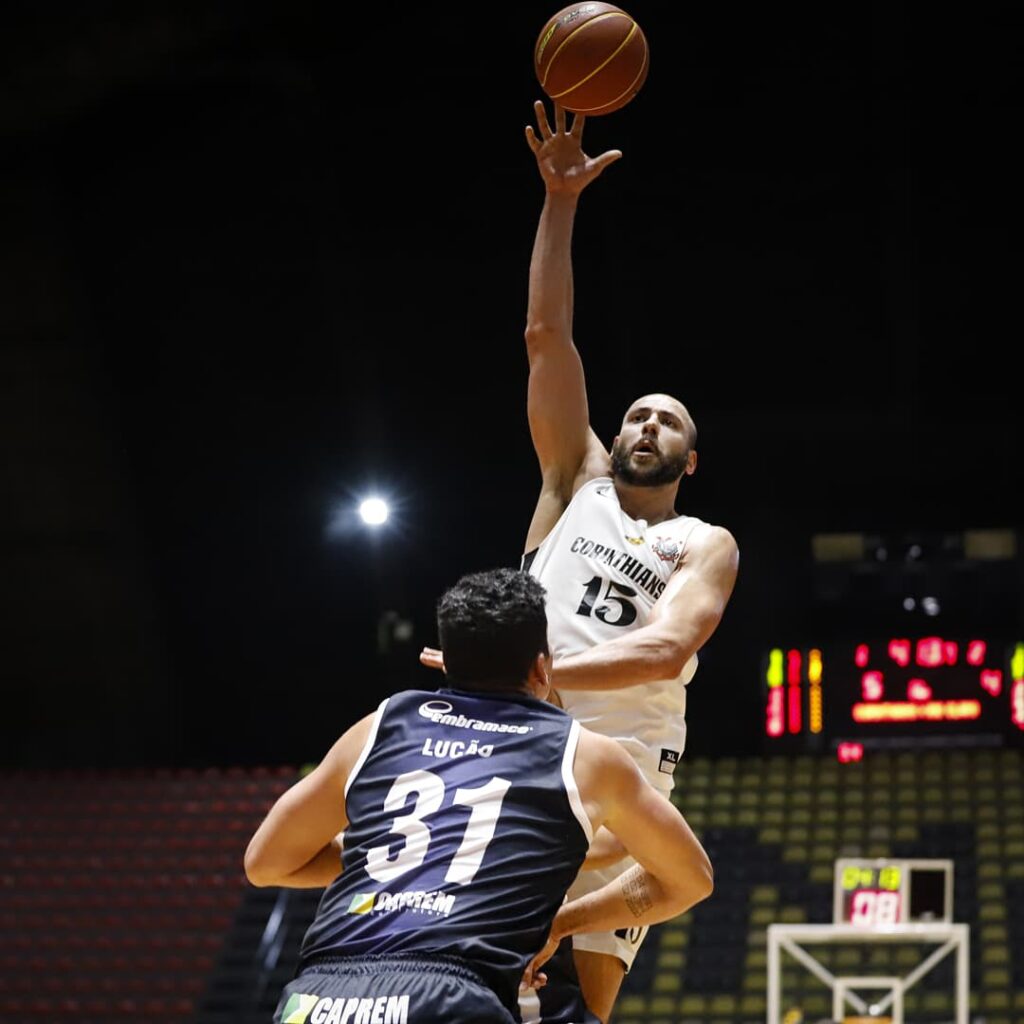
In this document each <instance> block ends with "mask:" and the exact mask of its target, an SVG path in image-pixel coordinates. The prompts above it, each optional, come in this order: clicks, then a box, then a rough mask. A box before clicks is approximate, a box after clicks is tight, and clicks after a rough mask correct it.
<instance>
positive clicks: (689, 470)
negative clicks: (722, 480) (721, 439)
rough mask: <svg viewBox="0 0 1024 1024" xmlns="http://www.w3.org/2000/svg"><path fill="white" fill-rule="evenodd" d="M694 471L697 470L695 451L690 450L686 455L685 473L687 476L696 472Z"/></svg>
mask: <svg viewBox="0 0 1024 1024" xmlns="http://www.w3.org/2000/svg"><path fill="white" fill-rule="evenodd" d="M696 472H697V453H696V452H695V451H691V452H690V454H689V455H687V456H686V475H687V476H693V474H694V473H696Z"/></svg>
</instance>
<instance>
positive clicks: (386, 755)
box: [302, 690, 591, 1009]
mask: <svg viewBox="0 0 1024 1024" xmlns="http://www.w3.org/2000/svg"><path fill="white" fill-rule="evenodd" d="M578 735H579V725H578V724H577V723H576V722H575V720H573V719H572V718H571V717H570V716H569V715H567V714H566V713H565V712H564V711H562V710H561V709H559V708H556V707H554V706H553V705H551V704H548V703H546V702H544V701H539V700H535V699H533V698H531V697H527V696H525V695H505V694H487V695H482V694H477V693H468V692H466V691H459V690H440V691H434V692H426V691H415V690H410V691H406V692H403V693H399V694H396V695H394V696H392V697H389V698H388V699H387V700H385V701H383V702H382V703H381V705H380V707H379V708H378V709H377V713H376V716H375V718H374V723H373V727H372V729H371V732H370V736H369V738H368V740H367V743H366V746H365V747H364V749H363V751H362V754H361V755H360V758H359V761H358V762H357V763H356V765H355V767H354V768H353V771H352V775H351V777H350V778H349V781H348V786H347V789H346V795H345V801H346V808H347V812H348V817H349V821H350V823H351V824H350V825H349V827H348V828H347V829H346V831H345V840H344V849H343V854H342V865H343V871H342V874H341V875H340V876H339V877H338V878H337V879H336V880H335V881H334V882H332V883H331V885H329V886H328V887H327V889H326V890H325V891H324V894H323V897H322V898H321V901H320V906H319V908H318V910H317V915H316V918H315V919H314V921H313V923H312V925H311V926H310V928H309V930H308V931H307V933H306V936H305V939H304V941H303V945H302V962H303V964H307V963H309V962H310V961H311V960H314V959H315V958H317V957H322V956H330V955H343V956H346V957H358V956H378V955H396V954H397V955H403V954H409V955H420V956H422V955H424V954H426V955H429V954H431V953H434V954H444V955H446V956H454V957H458V958H460V959H462V960H464V961H465V962H466V963H468V964H470V965H471V966H472V967H473V968H474V969H475V970H476V971H478V972H479V974H480V975H481V976H482V977H483V978H484V979H485V980H486V981H487V983H488V984H490V985H491V986H492V987H493V988H494V990H495V992H496V993H497V994H498V996H499V998H500V999H501V1000H502V1001H503V1002H504V1003H505V1004H506V1005H507V1006H508V1007H509V1008H510V1009H512V1008H515V1007H516V1002H517V993H518V987H519V983H520V981H521V980H522V973H523V970H524V969H525V967H526V964H527V962H528V961H529V959H530V957H531V956H533V954H534V953H536V952H537V950H538V949H540V947H541V946H542V945H543V944H544V940H545V939H546V938H547V933H548V930H549V929H550V927H551V920H552V918H553V917H554V915H555V911H556V910H557V909H558V907H559V906H560V905H561V903H562V900H563V897H564V895H565V891H566V889H567V888H568V887H569V885H570V883H571V882H572V880H573V879H574V878H575V877H576V873H577V871H578V870H579V868H580V865H581V864H582V862H583V858H584V856H585V855H586V852H587V847H588V845H589V842H590V838H591V836H590V823H589V821H588V819H587V816H586V813H585V811H584V809H583V806H582V803H581V802H580V798H579V793H578V792H577V790H576V783H575V779H574V777H573V774H572V763H573V757H574V755H575V750H576V741H577V738H578Z"/></svg>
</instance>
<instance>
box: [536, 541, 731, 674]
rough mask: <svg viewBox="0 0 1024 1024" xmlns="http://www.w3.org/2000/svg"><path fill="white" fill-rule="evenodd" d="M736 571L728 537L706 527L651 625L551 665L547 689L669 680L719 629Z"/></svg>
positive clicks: (674, 576)
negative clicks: (549, 684)
mask: <svg viewBox="0 0 1024 1024" xmlns="http://www.w3.org/2000/svg"><path fill="white" fill-rule="evenodd" d="M738 569H739V548H738V547H737V544H736V540H735V538H734V537H733V535H732V534H731V533H730V532H729V531H728V530H726V529H724V528H723V527H720V526H712V527H709V528H708V529H707V530H706V531H704V534H703V536H702V537H701V538H700V540H699V542H695V543H694V545H693V547H692V550H691V551H690V552H689V553H688V556H687V561H686V563H685V564H683V565H682V566H680V568H679V569H677V570H676V571H675V572H674V573H673V574H672V577H671V579H670V580H669V582H668V585H667V586H666V587H665V591H664V593H663V594H662V595H661V597H660V598H658V601H657V603H656V604H655V606H654V609H653V611H652V614H651V620H650V622H648V623H647V625H646V626H642V627H641V628H640V629H636V630H633V631H632V632H630V633H627V634H625V635H623V636H621V637H616V638H615V639H614V640H608V641H606V642H605V643H601V644H596V645H595V646H594V647H591V648H590V649H589V650H586V651H583V652H581V653H579V654H574V655H572V656H570V657H567V658H562V659H560V660H558V661H556V662H555V664H554V670H553V674H552V684H553V685H554V686H555V687H556V688H557V689H559V690H615V689H621V688H623V687H627V686H638V685H640V684H642V683H650V682H654V681H655V680H659V679H674V678H675V677H676V676H678V675H679V673H680V672H682V670H683V668H684V666H685V665H686V663H687V661H689V660H690V658H691V657H692V656H693V655H694V654H695V653H696V652H697V651H698V650H700V648H701V647H703V646H704V644H705V643H707V641H708V639H709V638H710V637H711V635H712V633H714V631H715V629H716V628H717V627H718V624H719V622H720V621H721V619H722V615H723V614H724V612H725V607H726V605H727V604H728V602H729V598H730V597H731V596H732V591H733V588H734V586H735V584H736V574H737V571H738Z"/></svg>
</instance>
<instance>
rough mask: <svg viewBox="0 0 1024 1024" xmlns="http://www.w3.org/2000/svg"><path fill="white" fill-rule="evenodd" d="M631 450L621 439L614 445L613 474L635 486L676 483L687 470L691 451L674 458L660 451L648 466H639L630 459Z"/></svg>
mask: <svg viewBox="0 0 1024 1024" xmlns="http://www.w3.org/2000/svg"><path fill="white" fill-rule="evenodd" d="M629 456H630V452H629V451H628V450H627V449H626V446H625V445H624V444H623V443H622V441H621V439H620V440H619V441H616V443H615V444H613V445H612V476H613V477H614V478H615V479H616V480H621V481H622V482H623V483H624V484H630V485H631V486H633V487H662V486H664V485H665V484H674V483H675V482H676V481H677V480H679V479H680V478H681V477H682V475H683V473H684V472H686V461H687V459H688V458H689V456H690V453H689V452H683V453H682V455H677V456H675V457H674V458H667V457H666V456H664V455H662V454H661V453H660V452H659V453H657V455H656V456H655V458H654V459H653V460H652V461H651V462H650V463H649V464H648V465H646V466H637V465H635V464H634V463H632V462H631V461H630V458H629Z"/></svg>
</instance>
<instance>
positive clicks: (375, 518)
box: [359, 498, 388, 526]
mask: <svg viewBox="0 0 1024 1024" xmlns="http://www.w3.org/2000/svg"><path fill="white" fill-rule="evenodd" d="M359 518H360V519H362V521H363V522H364V523H366V525H367V526H381V525H382V524H383V523H386V522H387V519H388V505H387V502H386V501H384V500H383V499H381V498H364V499H363V500H362V501H361V502H360V503H359Z"/></svg>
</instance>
